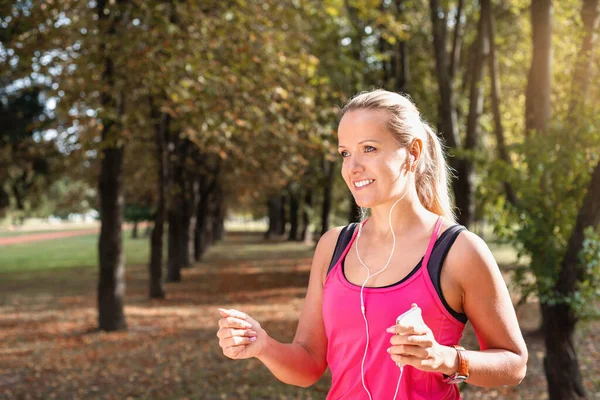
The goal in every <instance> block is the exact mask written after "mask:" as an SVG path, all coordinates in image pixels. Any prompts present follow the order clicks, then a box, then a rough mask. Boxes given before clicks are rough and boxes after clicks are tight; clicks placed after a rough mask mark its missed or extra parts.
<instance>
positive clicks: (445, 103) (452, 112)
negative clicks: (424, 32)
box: [429, 0, 461, 179]
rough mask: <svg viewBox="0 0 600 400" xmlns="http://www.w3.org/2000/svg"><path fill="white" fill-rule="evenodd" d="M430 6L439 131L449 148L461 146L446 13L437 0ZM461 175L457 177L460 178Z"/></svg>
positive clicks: (430, 3) (430, 1) (431, 2)
mask: <svg viewBox="0 0 600 400" xmlns="http://www.w3.org/2000/svg"><path fill="white" fill-rule="evenodd" d="M429 5H430V8H431V12H430V14H431V23H432V26H433V48H434V52H435V71H436V77H437V82H438V87H439V92H440V103H439V116H440V124H439V131H440V132H441V134H442V136H443V137H444V140H445V141H446V144H447V145H448V146H450V147H451V148H459V147H461V143H460V137H459V136H458V127H457V122H456V107H455V105H454V94H453V90H452V81H451V79H450V68H449V67H448V65H449V63H448V52H447V50H446V34H447V28H446V27H447V15H448V13H447V12H446V10H444V8H443V7H442V6H441V4H440V1H439V0H429ZM460 178H461V177H459V179H460Z"/></svg>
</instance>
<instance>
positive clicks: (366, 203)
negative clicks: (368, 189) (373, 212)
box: [354, 197, 378, 208]
mask: <svg viewBox="0 0 600 400" xmlns="http://www.w3.org/2000/svg"><path fill="white" fill-rule="evenodd" d="M354 201H355V202H356V205H357V206H359V207H361V208H373V207H375V206H376V205H377V204H378V203H377V202H375V201H374V200H372V199H357V198H356V197H354Z"/></svg>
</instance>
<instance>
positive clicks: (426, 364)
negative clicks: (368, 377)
mask: <svg viewBox="0 0 600 400" xmlns="http://www.w3.org/2000/svg"><path fill="white" fill-rule="evenodd" d="M387 332H388V333H394V335H392V337H391V338H390V343H391V344H392V347H390V348H389V349H388V350H387V351H388V353H390V355H391V358H392V360H393V361H394V362H396V364H398V365H411V366H413V367H415V368H417V369H419V370H421V371H427V372H441V373H444V374H446V375H451V374H453V373H454V372H456V370H457V368H458V358H457V353H456V350H455V349H453V348H452V347H448V346H443V345H441V344H439V343H438V342H437V341H436V340H435V338H434V337H433V332H431V329H429V327H428V326H427V325H425V324H419V325H407V324H402V323H400V324H398V325H394V326H391V327H389V328H388V329H387Z"/></svg>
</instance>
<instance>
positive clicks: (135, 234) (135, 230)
mask: <svg viewBox="0 0 600 400" xmlns="http://www.w3.org/2000/svg"><path fill="white" fill-rule="evenodd" d="M138 225H139V222H138V221H133V228H132V229H131V238H132V239H137V238H138V237H139V236H140V235H139V232H138Z"/></svg>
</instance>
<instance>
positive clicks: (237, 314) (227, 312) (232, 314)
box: [219, 308, 248, 320]
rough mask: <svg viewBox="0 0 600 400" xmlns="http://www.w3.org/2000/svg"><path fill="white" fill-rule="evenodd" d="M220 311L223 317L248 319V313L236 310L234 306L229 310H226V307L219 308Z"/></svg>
mask: <svg viewBox="0 0 600 400" xmlns="http://www.w3.org/2000/svg"><path fill="white" fill-rule="evenodd" d="M219 313H220V314H221V316H223V317H234V318H239V319H243V320H247V319H248V314H246V313H243V312H241V311H238V310H234V309H233V308H232V309H229V310H226V309H224V308H219Z"/></svg>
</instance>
